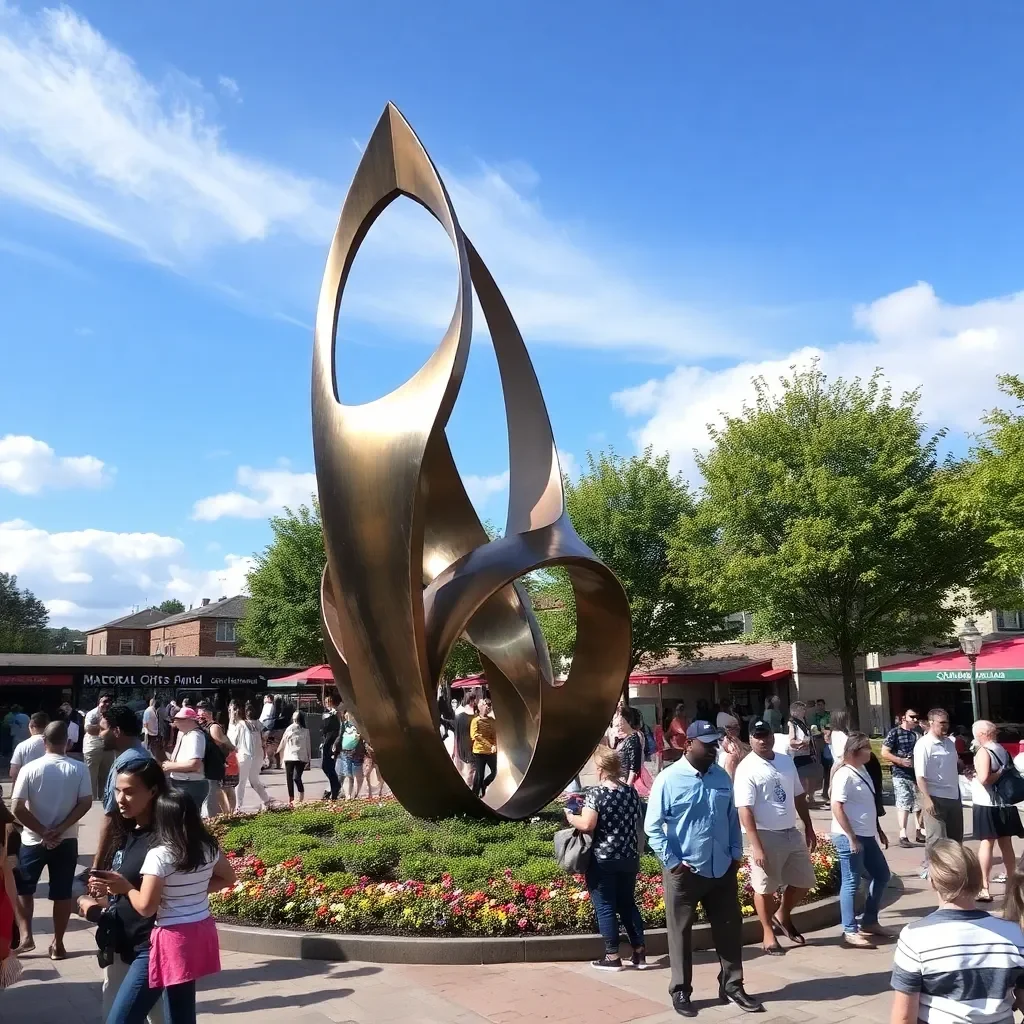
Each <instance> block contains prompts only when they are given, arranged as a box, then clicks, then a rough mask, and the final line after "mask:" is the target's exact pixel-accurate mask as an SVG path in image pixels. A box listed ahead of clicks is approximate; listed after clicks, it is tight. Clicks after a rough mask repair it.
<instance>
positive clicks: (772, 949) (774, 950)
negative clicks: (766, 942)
mask: <svg viewBox="0 0 1024 1024" xmlns="http://www.w3.org/2000/svg"><path fill="white" fill-rule="evenodd" d="M761 952H762V953H765V954H767V955H768V956H785V955H786V951H785V950H784V949H783V948H782V947H781V946H780V945H779V944H778V943H777V942H776V943H775V945H774V946H762V947H761Z"/></svg>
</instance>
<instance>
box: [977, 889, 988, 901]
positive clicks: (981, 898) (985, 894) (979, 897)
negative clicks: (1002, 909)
mask: <svg viewBox="0 0 1024 1024" xmlns="http://www.w3.org/2000/svg"><path fill="white" fill-rule="evenodd" d="M975 902H977V903H991V902H992V893H990V892H989V891H988V889H982V890H981V892H979V893H978V895H977V896H976V897H975Z"/></svg>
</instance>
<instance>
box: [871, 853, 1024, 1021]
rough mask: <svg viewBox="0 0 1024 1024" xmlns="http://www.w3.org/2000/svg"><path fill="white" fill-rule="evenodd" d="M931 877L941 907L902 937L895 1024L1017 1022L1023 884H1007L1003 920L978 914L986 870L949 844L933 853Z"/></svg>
mask: <svg viewBox="0 0 1024 1024" xmlns="http://www.w3.org/2000/svg"><path fill="white" fill-rule="evenodd" d="M928 877H929V880H930V882H931V886H932V888H933V889H934V890H935V891H936V893H937V894H938V897H939V909H938V910H936V911H935V912H934V913H932V914H929V915H928V916H927V917H926V918H923V919H922V920H920V921H915V922H914V923H913V924H908V925H907V926H906V927H905V928H904V929H903V931H902V932H901V933H900V938H899V942H898V943H897V945H896V953H895V955H894V957H893V966H892V987H893V989H894V990H895V994H894V996H893V1003H892V1016H891V1018H890V1020H891V1024H917V1022H918V1021H923V1022H926V1024H1013V1019H1014V1017H1013V1007H1014V1004H1015V1001H1016V1000H1017V998H1018V997H1019V996H1020V995H1021V990H1020V988H1019V986H1021V985H1024V951H1022V950H1024V932H1022V931H1021V926H1020V922H1019V919H1018V918H1017V917H1016V916H1011V915H1012V914H1015V913H1016V912H1017V911H1019V909H1020V902H1019V897H1020V892H1019V883H1016V882H1015V883H1013V884H1012V885H1011V884H1008V885H1007V889H1008V897H1009V898H1008V899H1007V909H1006V918H1005V919H1003V918H998V917H993V916H992V915H991V914H987V913H985V911H984V910H979V909H978V908H977V907H976V906H975V900H976V898H977V895H978V893H979V892H980V891H981V865H980V864H979V863H978V858H977V857H976V856H975V854H974V852H973V851H972V850H970V849H969V848H968V847H966V846H961V845H960V843H955V842H953V840H951V839H940V840H939V841H938V842H937V843H936V844H935V846H934V847H933V848H932V849H931V850H930V851H929V853H928ZM1017 877H1018V878H1019V876H1017ZM1015 899H1016V900H1017V902H1016V903H1015V902H1014V900H1015Z"/></svg>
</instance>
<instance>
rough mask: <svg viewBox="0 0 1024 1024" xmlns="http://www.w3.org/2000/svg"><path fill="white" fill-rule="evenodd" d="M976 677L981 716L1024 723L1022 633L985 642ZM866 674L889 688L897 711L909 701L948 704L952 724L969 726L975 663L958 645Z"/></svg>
mask: <svg viewBox="0 0 1024 1024" xmlns="http://www.w3.org/2000/svg"><path fill="white" fill-rule="evenodd" d="M975 677H976V679H977V684H978V704H979V708H980V711H981V715H982V717H983V718H988V719H991V720H992V721H993V722H995V723H996V724H998V725H1013V726H1020V725H1021V723H1024V637H1011V638H1007V639H1005V640H995V641H989V642H987V643H986V644H985V645H984V646H983V647H982V649H981V653H980V654H979V655H978V660H977V664H976V667H975ZM867 678H868V680H873V681H878V682H881V683H882V684H884V685H885V686H886V687H887V688H888V691H889V709H890V712H891V714H892V715H893V717H895V716H897V715H900V714H902V713H903V711H905V710H906V709H907V708H910V707H912V708H914V709H915V710H920V711H922V712H927V711H928V710H929V709H931V708H945V709H946V711H948V712H949V716H950V721H951V722H953V724H954V725H962V726H964V727H966V728H970V726H971V723H972V718H973V712H972V709H971V664H970V662H969V661H968V660H967V656H966V655H964V654H963V653H962V652H961V651H959V650H953V651H944V652H942V653H940V654H933V655H930V656H929V657H926V658H917V659H915V660H913V661H905V662H902V663H900V664H897V665H887V666H882V667H881V668H879V669H870V670H868V672H867Z"/></svg>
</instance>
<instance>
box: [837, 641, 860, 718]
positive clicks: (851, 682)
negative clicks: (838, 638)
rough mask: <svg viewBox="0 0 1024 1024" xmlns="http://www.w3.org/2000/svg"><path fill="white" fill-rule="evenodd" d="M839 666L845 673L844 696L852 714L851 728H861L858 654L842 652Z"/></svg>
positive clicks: (847, 707)
mask: <svg viewBox="0 0 1024 1024" xmlns="http://www.w3.org/2000/svg"><path fill="white" fill-rule="evenodd" d="M839 664H840V666H841V668H842V673H843V696H844V697H845V698H846V709H847V711H849V712H850V728H851V729H859V728H860V705H859V704H858V702H857V654H856V652H855V651H846V650H844V651H840V652H839Z"/></svg>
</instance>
